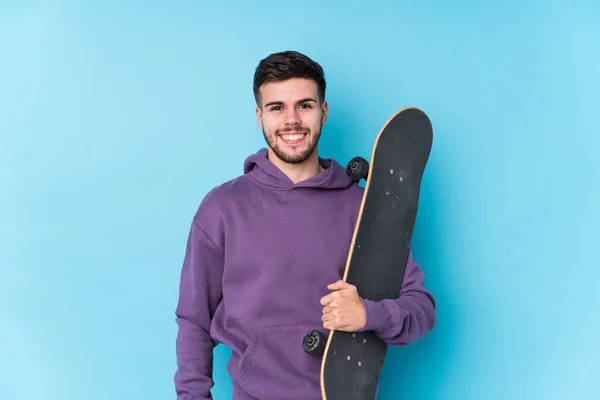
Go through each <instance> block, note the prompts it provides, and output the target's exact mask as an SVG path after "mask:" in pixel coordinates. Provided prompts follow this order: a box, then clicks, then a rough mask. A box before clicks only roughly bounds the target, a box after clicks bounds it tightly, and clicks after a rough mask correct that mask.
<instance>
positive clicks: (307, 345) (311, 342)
mask: <svg viewBox="0 0 600 400" xmlns="http://www.w3.org/2000/svg"><path fill="white" fill-rule="evenodd" d="M326 343H327V337H326V336H325V335H324V334H323V333H322V332H319V331H318V330H315V329H313V330H311V331H309V332H308V333H307V334H306V335H304V338H303V339H302V349H304V351H305V352H307V353H308V354H310V355H311V356H320V355H322V354H323V352H324V351H325V344H326Z"/></svg>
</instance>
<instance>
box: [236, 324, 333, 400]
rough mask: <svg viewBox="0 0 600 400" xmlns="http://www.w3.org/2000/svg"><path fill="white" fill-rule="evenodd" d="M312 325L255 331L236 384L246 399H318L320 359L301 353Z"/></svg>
mask: <svg viewBox="0 0 600 400" xmlns="http://www.w3.org/2000/svg"><path fill="white" fill-rule="evenodd" d="M311 329H320V330H322V331H323V329H322V326H320V325H314V324H310V325H309V324H306V325H294V326H271V327H266V328H261V329H260V330H258V332H257V335H256V337H255V339H254V340H253V341H252V345H251V346H249V347H248V350H247V352H246V353H245V354H244V356H243V357H242V360H241V369H240V373H239V377H238V379H236V382H237V383H238V384H239V385H240V387H241V388H242V389H243V390H244V391H245V392H246V393H248V394H249V395H251V396H253V397H256V398H269V399H280V400H284V399H287V398H290V399H297V398H303V399H311V398H320V387H319V379H320V370H321V357H317V356H312V355H309V354H307V353H305V352H304V350H303V349H302V339H303V338H304V335H306V333H308V332H309V331H310V330H311Z"/></svg>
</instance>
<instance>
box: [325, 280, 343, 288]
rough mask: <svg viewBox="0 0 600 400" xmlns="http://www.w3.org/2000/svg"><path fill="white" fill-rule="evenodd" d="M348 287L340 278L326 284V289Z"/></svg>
mask: <svg viewBox="0 0 600 400" xmlns="http://www.w3.org/2000/svg"><path fill="white" fill-rule="evenodd" d="M347 287H348V284H347V283H346V282H344V281H342V280H339V281H337V282H335V283H332V284H330V285H327V289H330V290H342V289H345V288H347Z"/></svg>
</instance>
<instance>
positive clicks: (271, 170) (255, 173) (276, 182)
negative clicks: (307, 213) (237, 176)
mask: <svg viewBox="0 0 600 400" xmlns="http://www.w3.org/2000/svg"><path fill="white" fill-rule="evenodd" d="M319 164H320V165H321V166H322V167H323V169H324V171H323V172H321V173H320V174H318V175H315V176H313V177H311V178H309V179H306V180H304V181H302V182H298V183H296V184H294V182H292V180H291V179H290V178H288V177H287V175H285V174H284V173H283V172H282V171H281V170H280V169H279V168H277V167H276V166H275V165H274V164H273V163H272V162H271V161H270V160H269V159H268V152H267V149H266V148H262V149H260V150H259V151H258V152H256V153H255V154H252V155H250V156H249V157H248V158H246V160H245V161H244V174H249V176H250V177H251V178H252V179H253V180H254V181H256V182H257V183H258V184H260V185H263V186H267V187H270V188H273V189H280V190H281V189H293V188H300V187H305V188H306V187H308V188H321V189H345V188H347V187H349V186H350V185H352V184H353V183H354V182H353V181H352V179H350V177H349V176H348V175H347V174H346V168H344V167H342V166H341V165H340V164H339V163H338V162H337V161H335V160H333V159H330V158H321V157H319Z"/></svg>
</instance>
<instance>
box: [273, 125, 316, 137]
mask: <svg viewBox="0 0 600 400" xmlns="http://www.w3.org/2000/svg"><path fill="white" fill-rule="evenodd" d="M281 132H310V129H309V128H304V127H302V126H295V127H293V128H284V129H277V130H276V131H275V133H276V134H277V135H279V134H280V133H281Z"/></svg>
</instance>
